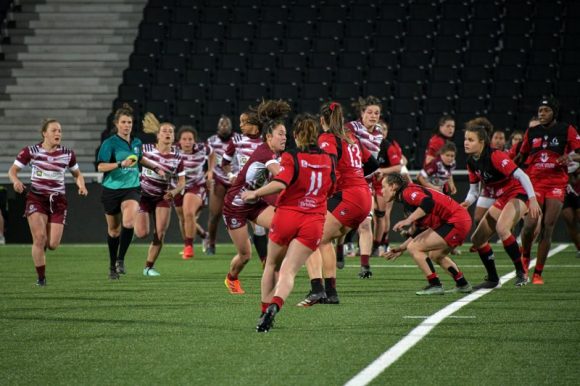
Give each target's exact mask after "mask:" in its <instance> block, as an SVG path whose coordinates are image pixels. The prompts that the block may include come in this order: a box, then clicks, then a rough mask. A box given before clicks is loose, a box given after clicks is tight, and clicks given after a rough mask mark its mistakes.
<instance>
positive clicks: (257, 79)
mask: <svg viewBox="0 0 580 386" xmlns="http://www.w3.org/2000/svg"><path fill="white" fill-rule="evenodd" d="M271 81H272V70H271V69H269V68H249V69H248V70H247V71H246V82H248V83H266V84H268V83H270V82H271Z"/></svg>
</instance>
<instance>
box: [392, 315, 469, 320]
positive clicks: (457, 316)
mask: <svg viewBox="0 0 580 386" xmlns="http://www.w3.org/2000/svg"><path fill="white" fill-rule="evenodd" d="M428 317H429V316H427V315H405V316H403V319H427V318H428ZM448 318H449V319H475V316H474V315H471V316H459V315H451V316H448Z"/></svg>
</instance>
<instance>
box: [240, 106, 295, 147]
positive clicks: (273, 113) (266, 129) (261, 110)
mask: <svg viewBox="0 0 580 386" xmlns="http://www.w3.org/2000/svg"><path fill="white" fill-rule="evenodd" d="M251 110H252V108H250V111H251ZM290 110H291V108H290V105H289V104H288V102H286V101H283V100H262V103H260V104H259V105H258V107H256V108H255V116H252V115H251V112H250V115H249V116H248V123H250V124H253V120H254V119H257V121H258V122H257V126H258V127H259V128H260V131H261V132H262V138H264V140H265V139H266V135H268V134H272V131H273V130H274V128H275V127H276V126H278V125H281V124H284V119H285V118H286V117H287V116H288V113H289V112H290Z"/></svg>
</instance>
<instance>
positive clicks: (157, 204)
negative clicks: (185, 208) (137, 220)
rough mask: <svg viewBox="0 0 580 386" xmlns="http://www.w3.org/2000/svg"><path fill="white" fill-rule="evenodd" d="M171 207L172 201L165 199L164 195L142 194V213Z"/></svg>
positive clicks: (140, 208)
mask: <svg viewBox="0 0 580 386" xmlns="http://www.w3.org/2000/svg"><path fill="white" fill-rule="evenodd" d="M169 207H171V202H170V201H167V200H164V199H163V197H152V196H147V195H144V194H142V195H141V200H140V201H139V212H141V213H153V212H155V208H169Z"/></svg>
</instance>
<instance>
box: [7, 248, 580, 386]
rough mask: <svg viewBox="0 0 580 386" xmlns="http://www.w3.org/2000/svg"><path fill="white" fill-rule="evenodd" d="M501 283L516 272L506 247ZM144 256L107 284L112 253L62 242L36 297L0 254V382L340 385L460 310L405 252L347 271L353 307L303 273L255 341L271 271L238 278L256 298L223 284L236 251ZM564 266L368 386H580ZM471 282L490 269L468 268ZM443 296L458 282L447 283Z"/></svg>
mask: <svg viewBox="0 0 580 386" xmlns="http://www.w3.org/2000/svg"><path fill="white" fill-rule="evenodd" d="M495 250H496V251H497V261H498V264H499V271H500V274H502V275H503V274H505V273H507V272H509V271H510V270H511V267H510V263H509V262H508V258H507V257H506V255H505V254H504V253H502V252H503V251H501V248H498V247H495ZM145 251H146V247H145V245H144V244H138V245H134V246H132V247H131V249H130V250H129V255H128V258H127V263H126V265H127V268H128V270H129V273H128V274H127V275H126V276H123V277H122V278H121V280H120V281H116V282H110V281H108V279H107V266H108V258H107V251H106V246H105V244H103V245H99V246H86V245H79V246H74V245H63V246H61V248H60V249H59V250H57V251H55V252H52V253H49V254H48V267H47V278H48V286H47V287H46V288H36V287H35V286H34V282H35V272H34V268H33V264H32V260H31V257H30V246H4V247H0V295H1V296H0V384H1V385H16V384H46V385H65V384H67V385H70V384H74V385H84V384H94V385H101V384H119V385H146V384H164V385H178V384H179V385H182V384H195V385H342V384H345V383H346V382H348V381H349V380H350V379H352V378H353V377H354V376H355V375H357V374H358V373H359V372H360V371H361V370H362V369H363V368H365V367H366V366H367V365H369V364H370V363H371V362H373V361H374V360H375V359H376V358H377V357H379V356H380V355H381V354H382V353H383V352H385V351H386V350H388V349H389V348H390V347H391V346H393V345H395V344H396V343H397V342H398V341H399V340H401V339H402V338H403V337H405V336H406V335H407V334H408V333H409V332H410V331H411V330H412V329H413V328H414V327H416V326H417V325H419V324H420V323H421V322H423V320H424V319H422V317H424V316H429V315H432V314H433V313H435V312H437V311H438V310H440V309H442V308H443V307H445V306H446V305H448V304H450V303H453V302H455V301H456V300H458V299H460V298H461V297H460V296H458V295H445V296H438V297H429V298H419V297H417V296H416V295H415V294H414V292H415V291H416V290H417V289H419V288H421V287H422V286H424V285H425V283H424V280H423V279H422V278H421V275H420V272H419V270H418V269H417V268H414V267H412V266H411V264H412V263H411V260H410V258H409V257H408V255H404V256H403V257H401V258H400V259H399V260H398V261H396V262H394V263H392V262H386V261H383V260H382V259H379V258H374V259H372V260H371V264H374V265H375V268H374V269H373V273H374V276H373V278H372V279H370V280H360V279H358V277H357V272H358V268H357V267H356V265H357V261H356V260H355V259H348V260H347V264H348V266H347V267H346V268H345V269H344V270H342V271H339V276H338V289H339V294H340V296H341V304H340V305H338V306H333V305H317V306H314V307H312V308H308V309H303V308H299V307H295V306H294V305H295V304H296V303H297V302H299V301H300V300H302V298H303V296H304V295H305V294H306V293H307V291H308V288H309V283H308V280H307V277H306V274H305V272H304V271H303V272H301V275H300V276H299V277H298V278H297V280H296V288H295V291H294V293H293V294H292V295H291V297H290V298H289V299H288V302H287V303H286V305H285V307H284V308H283V309H282V311H281V313H280V314H278V316H277V319H276V325H275V328H274V329H273V330H271V331H270V332H269V333H267V334H258V333H256V332H255V326H256V321H257V318H258V316H259V282H260V274H261V269H260V265H259V263H258V261H257V260H253V261H251V262H250V263H249V264H248V266H247V267H246V270H245V271H244V272H243V273H242V275H241V280H242V284H243V286H244V288H245V290H246V292H247V293H246V295H242V296H233V295H230V294H229V293H228V292H227V290H226V288H225V286H224V284H223V279H224V276H225V274H226V272H227V269H228V266H229V260H230V258H231V254H232V247H231V246H222V245H220V246H218V255H216V256H212V257H207V256H203V254H202V253H201V251H200V250H199V249H197V247H196V253H197V255H198V257H197V258H196V259H195V260H190V261H183V260H181V258H180V256H179V254H178V252H179V251H180V247H179V246H177V245H170V246H167V247H166V248H165V250H164V251H163V252H162V256H161V257H160V259H159V261H158V264H157V266H156V267H157V269H158V270H159V271H160V272H161V274H162V276H160V277H156V278H148V277H144V276H142V269H143V264H144V260H145V257H144V256H145ZM575 254H576V252H575V251H574V248H573V247H568V248H567V249H565V250H564V251H562V252H560V253H558V254H556V255H555V256H553V257H552V258H551V259H550V260H549V263H548V266H547V268H546V269H545V274H544V275H545V280H546V284H545V285H544V286H531V285H529V286H527V287H524V288H515V287H514V286H513V280H512V281H510V282H508V283H507V284H504V286H503V287H502V288H501V289H498V290H494V291H492V292H491V293H489V294H487V295H485V296H483V297H482V298H480V299H478V300H476V301H474V302H473V303H470V304H468V305H466V306H465V307H463V308H462V309H460V310H459V311H458V312H457V313H456V314H454V315H453V317H451V318H448V319H445V320H444V321H443V322H442V323H441V324H439V325H438V326H437V327H435V328H434V329H433V330H432V331H431V332H430V333H429V334H428V335H427V336H426V337H425V338H424V339H423V340H422V341H420V342H419V343H418V344H417V345H416V346H414V347H413V348H411V349H410V350H409V351H408V352H407V353H406V354H404V355H403V356H402V357H401V358H400V359H399V360H398V361H396V362H395V363H394V364H393V365H391V366H390V367H389V368H387V369H386V370H385V371H384V372H383V373H382V374H381V375H380V376H379V377H378V378H376V379H375V380H374V381H373V382H372V383H371V384H376V385H382V384H393V385H524V384H526V385H541V384H552V385H555V384H557V385H561V384H578V382H579V381H578V379H579V378H580V365H579V360H580V287H579V286H578V284H579V280H578V279H579V277H580V259H577V258H576V257H575V256H576V255H575ZM456 261H458V263H459V265H460V267H462V268H463V271H464V272H465V274H466V277H467V279H468V280H470V281H471V282H473V283H476V282H478V281H479V280H480V279H481V278H483V276H484V271H483V268H482V267H480V263H479V258H477V257H476V256H475V255H474V254H463V255H462V256H461V257H458V258H457V259H456ZM441 276H442V278H443V281H444V284H445V285H446V287H448V288H450V287H451V286H452V283H451V279H450V278H449V277H448V276H443V275H441Z"/></svg>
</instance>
